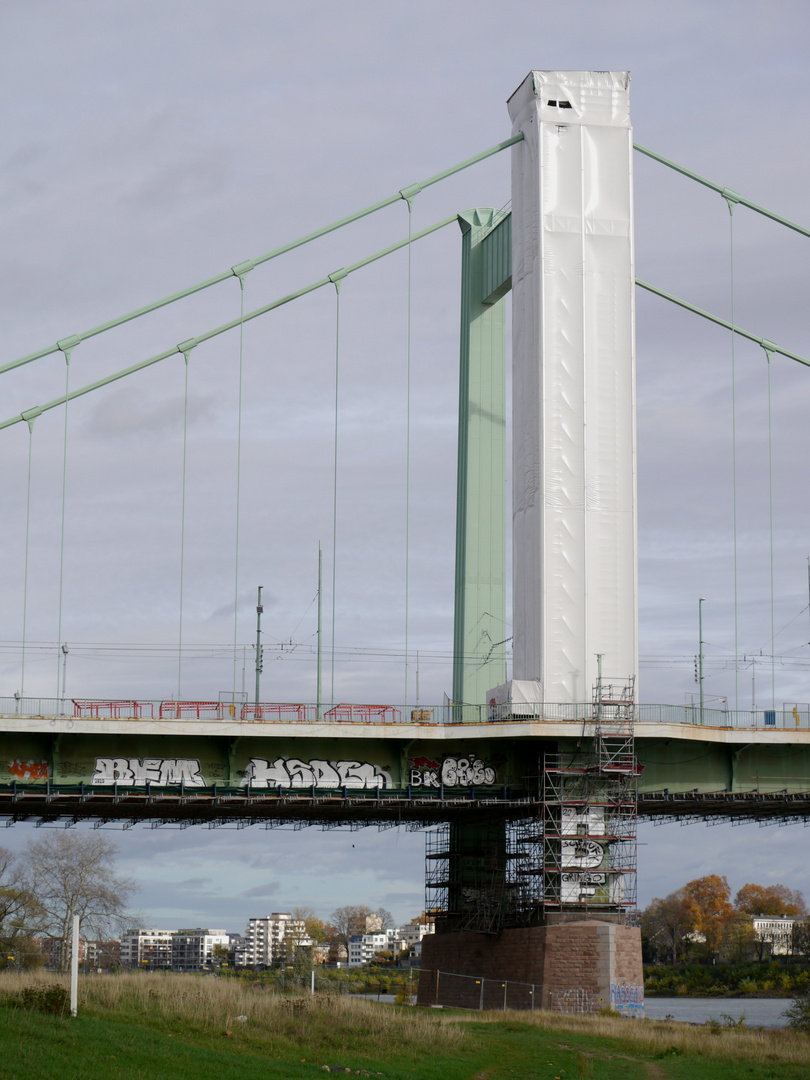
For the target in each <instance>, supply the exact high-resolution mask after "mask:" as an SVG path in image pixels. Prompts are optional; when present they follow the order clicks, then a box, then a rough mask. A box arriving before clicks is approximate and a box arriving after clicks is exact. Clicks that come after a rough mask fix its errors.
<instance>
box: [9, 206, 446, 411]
mask: <svg viewBox="0 0 810 1080" xmlns="http://www.w3.org/2000/svg"><path fill="white" fill-rule="evenodd" d="M456 220H457V219H456V215H455V214H454V215H453V216H452V217H447V218H444V219H443V220H442V221H437V222H436V223H435V224H433V225H428V226H427V228H425V229H421V230H420V231H419V232H417V233H414V234H413V236H411V237H406V238H405V239H404V240H398V241H397V242H396V243H395V244H389V245H388V247H385V248H383V249H382V250H381V251H377V252H375V253H374V254H373V255H367V256H366V257H365V258H364V259H359V260H358V261H357V262H355V263H352V264H351V265H350V266H345V267H343V268H342V269H341V270H336V271H334V272H333V273H331V274H327V276H326V277H323V278H319V280H318V281H313V282H312V283H311V284H310V285H304V286H303V288H301V289H296V291H295V292H291V293H287V295H286V296H282V297H281V298H280V299H279V300H273V301H271V303H269V304H263V305H262V307H259V308H255V309H254V310H253V311H249V312H247V313H246V314H245V316H244V322H249V321H250V320H251V319H257V318H258V317H259V316H260V315H266V314H267V313H268V312H270V311H275V309H276V308H279V307H282V306H283V305H284V304H289V303H290V301H292V300H297V299H298V298H299V297H301V296H306V294H307V293H311V292H314V291H315V290H316V289H321V288H323V286H324V285H329V284H334V283H335V281H340V280H342V279H343V278H345V277H346V276H347V275H348V274H351V273H353V272H354V271H355V270H359V269H361V267H363V266H368V265H369V263H373V262H376V261H377V260H378V259H382V258H385V256H386V255H390V254H391V253H392V252H394V251H399V250H400V249H401V248H404V247H407V246H408V244H410V243H414V242H415V241H417V240H421V239H423V237H425V236H429V235H430V234H431V233H434V232H437V231H438V230H439V229H443V228H445V227H446V226H447V225H450V224H451V223H452V222H454V221H456ZM242 321H243V320H241V319H231V320H230V322H226V323H223V324H222V326H217V327H215V328H214V329H213V330H206V331H204V332H203V333H201V334H198V335H197V336H196V337H192V338H189V339H188V340H187V341H183V342H181V343H180V344H179V345H173V346H172V347H171V348H170V349H166V350H164V352H160V353H156V354H155V355H154V356H150V357H149V358H148V359H146V360H141V361H140V362H139V363H137V364H131V365H130V366H129V367H126V368H123V369H122V370H121V371H117V372H115V373H114V374H113V375H106V376H105V377H104V378H103V379H97V380H96V381H95V382H92V383H88V384H87V385H86V386H82V387H80V388H79V389H78V390H71V392H70V393H69V394H67V395H65V394H62V396H61V397H58V398H54V399H53V401H49V402H47V404H45V405H36V406H34V407H33V408H30V409H26V410H24V411H23V412H21V413H19V415H17V416H12V417H9V419H8V420H3V421H0V430H2V429H3V428H7V427H11V426H12V425H14V424H20V423H22V422H23V421H26V422H31V421H33V420H34V419H36V417H37V416H41V415H42V413H44V412H48V411H49V410H50V409H55V408H57V406H59V405H64V404H65V402H66V401H73V400H74V399H75V398H79V397H83V396H84V395H85V394H89V393H90V392H91V391H93V390H98V389H100V388H101V387H102V386H109V385H110V383H114V382H118V380H119V379H124V378H126V377H127V376H128V375H133V374H135V372H137V371H143V370H144V368H148V367H151V366H152V365H153V364H158V363H160V361H161V360H167V359H168V358H169V357H170V356H177V355H178V354H182V355H183V356H188V354H189V353H190V352H191V350H192V349H193V348H195V346H197V345H200V344H201V343H202V342H204V341H210V340H211V338H215V337H218V336H219V335H220V334H224V333H226V332H227V331H228V330H234V329H235V328H236V327H237V326H239V325H240V324H241V322H242ZM63 344H64V342H63Z"/></svg>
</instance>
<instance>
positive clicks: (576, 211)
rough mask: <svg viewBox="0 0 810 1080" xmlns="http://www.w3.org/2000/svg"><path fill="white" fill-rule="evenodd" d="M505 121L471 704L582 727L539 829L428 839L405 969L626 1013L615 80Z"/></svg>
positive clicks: (626, 312)
mask: <svg viewBox="0 0 810 1080" xmlns="http://www.w3.org/2000/svg"><path fill="white" fill-rule="evenodd" d="M509 114H510V117H511V119H512V125H513V128H512V133H513V135H518V134H522V135H523V139H522V140H521V141H520V142H518V143H516V144H515V145H514V146H513V148H512V212H511V222H510V225H511V288H512V327H513V329H512V365H513V379H512V386H513V398H512V464H513V469H512V473H513V479H512V483H513V494H512V543H513V590H514V605H513V627H514V629H513V655H514V662H513V680H512V681H511V682H508V683H504V684H501V685H500V686H498V687H495V688H494V689H493V690H491V691H490V692H489V693H488V695H487V700H488V703H490V704H491V705H493V706H495V707H496V708H497V709H498V715H499V716H500V717H507V716H510V715H521V716H523V717H525V716H527V715H532V716H533V717H536V718H538V719H544V718H548V719H553V718H556V716H555V715H554V714H555V713H557V712H559V711H560V710H562V711H563V712H564V713H565V718H566V719H581V720H582V721H583V729H582V738H581V739H579V740H577V741H576V742H575V744H574V745H573V746H568V745H566V746H559V745H555V744H551V745H549V746H548V748H547V750H546V751H545V752H544V753H542V755H541V759H540V760H539V761H538V762H537V766H536V770H535V774H536V775H537V778H538V787H539V792H540V794H541V796H542V802H543V811H542V815H541V817H540V819H535V820H530V821H524V822H521V823H518V825H517V826H515V827H514V828H513V830H512V833H511V836H510V838H509V842H505V841H504V835H503V826H501V831H500V832H499V830H498V828H495V827H493V828H492V829H490V830H488V831H487V830H482V828H481V825H480V823H479V824H477V825H472V824H471V825H469V826H463V827H461V826H457V827H456V828H455V829H449V830H446V832H445V833H444V835H443V836H440V837H439V839H438V841H434V843H433V850H432V851H431V850H429V852H428V855H429V858H428V866H429V884H430V875H431V874H432V882H433V891H434V895H435V896H437V898H441V901H442V903H443V904H444V905H445V908H444V910H445V913H446V918H445V919H444V920H440V924H441V925H440V926H439V927H438V929H439V930H440V931H444V932H438V933H437V934H436V935H435V937H434V940H433V941H432V942H431V943H430V944H429V945H427V946H423V950H424V951H423V965H424V967H426V968H429V969H432V970H433V971H434V972H436V973H438V972H441V971H444V972H446V973H448V974H450V973H452V974H454V975H456V976H457V977H458V976H462V975H467V976H474V975H477V976H480V977H488V978H494V979H496V980H497V979H502V980H504V981H508V980H509V979H510V978H511V979H513V980H521V981H522V982H523V983H526V984H529V985H531V986H532V987H533V989H532V997H531V1000H532V1003H533V1004H535V1002H536V1003H537V1004H542V1005H549V1004H553V1003H554V1002H555V1001H560V1000H565V1001H567V1000H570V995H571V994H573V995H575V999H576V1000H577V1001H580V1002H584V1003H586V1004H587V1005H588V1007H599V1006H600V1005H603V1006H607V1005H608V1004H610V1003H611V1002H612V1001H613V994H614V988H615V987H616V986H622V987H625V988H626V987H627V986H630V987H632V988H634V989H633V993H632V995H631V997H632V1000H633V1001H634V1003H636V1002H637V1001H638V997H639V994H640V995H641V997H642V1000H643V990H642V989H641V987H642V979H641V949H640V936H639V933H638V931H637V930H636V929H634V928H631V927H627V926H626V925H625V916H624V908H625V907H626V905H627V904H628V902H629V901H631V900H634V890H635V850H636V848H635V825H636V816H637V815H636V798H635V785H636V765H635V754H634V745H633V721H634V715H635V682H636V672H637V667H638V606H637V580H638V572H637V542H636V533H637V527H636V428H635V333H634V322H635V320H634V281H635V273H634V255H633V206H632V191H633V185H632V154H633V141H632V129H631V125H630V111H629V76H628V74H627V73H626V72H608V71H596V72H562V71H532V72H530V73H529V75H528V76H527V77H526V78H525V79H524V81H523V82H522V83H521V85H520V86H519V87H518V89H517V90H516V91H515V93H514V94H513V95H512V97H511V98H510V99H509ZM476 224H478V223H477V222H476ZM485 224H486V225H488V226H489V227H490V229H491V228H492V226H493V225H494V224H495V222H490V221H487V222H486V223H485ZM502 228H503V227H502V226H501V229H502ZM477 239H478V237H477V236H476V237H475V238H474V240H477ZM483 240H484V242H485V240H486V238H483ZM485 291H486V290H485V289H483V290H479V295H481V296H482V297H483V296H484V294H485ZM495 295H496V296H499V295H500V294H499V293H496V294H495ZM487 300H491V298H489V297H487ZM485 302H486V301H485ZM491 321H492V316H490V322H491ZM462 326H464V317H462ZM463 344H464V343H463V342H462V348H463ZM459 460H460V465H461V463H462V456H461V454H460V457H459ZM460 490H461V488H460ZM457 565H458V563H457ZM460 584H462V583H460V582H459V580H458V579H457V589H458V587H459V585H460ZM457 603H458V601H457ZM471 608H472V605H470V606H468V608H467V610H466V612H465V621H466V625H467V626H468V627H469V625H470V621H471V614H474V609H472V610H471ZM457 615H458V609H457ZM462 629H463V628H462V627H461V626H460V625H459V623H458V621H457V628H456V633H457V639H456V651H457V652H459V651H460V649H459V646H460V644H461V638H460V636H459V635H460V633H461V631H462ZM465 632H466V633H467V634H468V637H469V630H465ZM603 657H604V658H605V660H606V662H607V665H608V667H609V670H610V671H611V672H616V673H621V677H622V682H621V683H620V684H619V687H620V689H619V690H618V691H614V690H613V688H612V686H610V687H609V686H608V685H607V684H606V683H605V682H604V681H603V678H602V670H601V664H602V658H603ZM459 685H461V684H460V683H459ZM454 693H456V694H457V693H458V691H457V690H456V689H455V686H454ZM518 702H520V703H521V704H520V707H518V706H517V704H516V703H518ZM586 703H587V704H586ZM527 707H528V711H527ZM551 710H554V712H552V711H551ZM467 833H469V835H466V834H467ZM474 834H475V835H474ZM476 853H477V854H476ZM429 894H430V890H429ZM440 985H441V975H439V974H437V975H436V976H435V982H434V981H433V976H429V977H428V978H427V979H425V978H423V987H420V996H421V998H422V1000H423V1001H425V1002H428V1001H431V1002H433V1001H434V998H435V1000H436V1001H438V1002H441V1001H442V1000H443V1001H444V1002H445V1003H447V1004H470V1002H468V1001H466V1000H464V999H463V998H464V994H465V993H466V994H467V995H469V993H470V991H469V987H468V988H467V990H466V991H465V990H464V989H463V986H464V984H463V981H461V980H459V979H458V978H456V980H455V984H454V981H453V980H452V979H450V980H448V979H447V978H445V983H444V990H443V991H441V992H440V990H439V987H440ZM538 986H539V993H540V995H541V996H540V998H539V999H536V998H535V990H534V988H535V987H538ZM482 993H483V991H482ZM560 995H562V996H561V997H560ZM566 995H568V996H566ZM482 1000H483V998H482ZM633 1007H634V1008H636V1009H637V1005H636V1004H634V1006H633Z"/></svg>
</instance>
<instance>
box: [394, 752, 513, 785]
mask: <svg viewBox="0 0 810 1080" xmlns="http://www.w3.org/2000/svg"><path fill="white" fill-rule="evenodd" d="M408 763H409V765H410V766H411V767H410V769H409V770H408V783H409V784H410V785H411V787H425V788H439V787H442V786H443V787H447V788H456V787H465V788H466V787H482V786H483V787H486V786H487V785H489V784H494V783H495V778H496V774H495V769H494V768H493V767H492V766H491V765H488V764H487V763H486V762H485V761H484V760H483V759H482V758H479V757H476V756H475V754H470V755H469V756H468V757H455V756H448V757H446V758H443V759H442V761H441V763H440V762H438V761H434V760H432V759H431V758H427V757H414V758H408Z"/></svg>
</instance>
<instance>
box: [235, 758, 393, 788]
mask: <svg viewBox="0 0 810 1080" xmlns="http://www.w3.org/2000/svg"><path fill="white" fill-rule="evenodd" d="M248 785H249V786H250V787H251V789H255V788H277V787H282V788H309V787H318V788H342V787H346V788H353V789H355V790H356V789H358V788H364V789H371V788H390V787H393V784H392V783H391V774H390V773H388V772H386V770H385V769H381V768H380V767H379V765H372V764H371V763H370V762H368V761H324V760H323V759H321V758H314V759H313V760H311V761H301V760H300V758H280V757H279V758H276V760H275V761H272V762H271V761H268V760H267V759H266V758H251V759H250V764H249V765H248V767H247V768H246V769H245V773H244V776H243V777H242V779H241V781H240V783H239V786H240V787H248Z"/></svg>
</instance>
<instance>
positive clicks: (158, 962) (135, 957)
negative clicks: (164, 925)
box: [121, 929, 172, 970]
mask: <svg viewBox="0 0 810 1080" xmlns="http://www.w3.org/2000/svg"><path fill="white" fill-rule="evenodd" d="M121 963H122V965H123V966H124V967H128V968H144V969H147V970H155V969H158V970H168V969H169V968H171V966H172V931H171V930H141V929H137V930H136V929H130V930H127V931H126V932H125V933H124V934H123V935H122V937H121Z"/></svg>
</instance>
